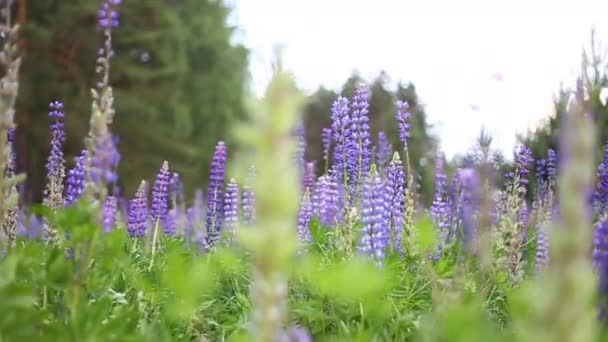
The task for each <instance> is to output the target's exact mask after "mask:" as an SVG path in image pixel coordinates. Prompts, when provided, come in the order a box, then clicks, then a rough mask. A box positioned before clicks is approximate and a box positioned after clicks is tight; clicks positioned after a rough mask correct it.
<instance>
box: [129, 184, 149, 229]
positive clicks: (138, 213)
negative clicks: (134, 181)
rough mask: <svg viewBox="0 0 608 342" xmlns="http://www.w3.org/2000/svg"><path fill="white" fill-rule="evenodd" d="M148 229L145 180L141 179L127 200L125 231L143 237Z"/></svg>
mask: <svg viewBox="0 0 608 342" xmlns="http://www.w3.org/2000/svg"><path fill="white" fill-rule="evenodd" d="M147 229H148V196H147V189H146V182H145V181H142V182H141V184H140V185H139V188H138V189H137V192H136V193H135V197H134V198H133V199H132V200H131V202H129V218H128V222H127V231H128V232H129V235H130V236H131V237H144V236H146V230H147Z"/></svg>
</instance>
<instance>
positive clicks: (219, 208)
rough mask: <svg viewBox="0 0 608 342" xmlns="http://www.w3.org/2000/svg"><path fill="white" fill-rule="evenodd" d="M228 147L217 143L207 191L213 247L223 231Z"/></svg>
mask: <svg viewBox="0 0 608 342" xmlns="http://www.w3.org/2000/svg"><path fill="white" fill-rule="evenodd" d="M226 154H227V151H226V145H224V142H223V141H220V142H218V143H217V146H216V147H215V153H214V154H213V160H212V161H211V171H210V175H209V185H208V189H207V234H208V238H209V244H210V245H211V246H213V245H214V244H215V242H217V240H218V239H219V234H220V231H221V229H222V219H223V218H222V216H223V206H224V196H223V195H224V194H223V191H224V173H225V170H226Z"/></svg>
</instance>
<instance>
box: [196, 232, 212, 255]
mask: <svg viewBox="0 0 608 342" xmlns="http://www.w3.org/2000/svg"><path fill="white" fill-rule="evenodd" d="M196 245H197V247H198V249H199V250H200V251H201V252H206V251H208V250H209V247H210V246H209V238H208V236H207V234H205V232H204V231H202V230H199V231H197V232H196Z"/></svg>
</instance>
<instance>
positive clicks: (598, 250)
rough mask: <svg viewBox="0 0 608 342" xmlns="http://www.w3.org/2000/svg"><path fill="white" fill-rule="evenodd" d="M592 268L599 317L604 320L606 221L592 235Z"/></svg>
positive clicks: (607, 294) (607, 260) (607, 267)
mask: <svg viewBox="0 0 608 342" xmlns="http://www.w3.org/2000/svg"><path fill="white" fill-rule="evenodd" d="M593 235H594V236H593V268H594V269H595V271H596V272H597V274H598V276H599V289H598V292H599V295H600V316H601V318H602V319H605V318H606V310H607V309H608V306H607V304H608V220H606V218H603V219H602V220H600V221H599V222H598V223H596V225H595V232H594V234H593Z"/></svg>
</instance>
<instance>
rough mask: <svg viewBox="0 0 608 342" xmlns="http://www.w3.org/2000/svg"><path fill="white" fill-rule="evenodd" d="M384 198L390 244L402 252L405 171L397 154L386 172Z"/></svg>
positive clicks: (396, 250)
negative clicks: (387, 212) (387, 210)
mask: <svg viewBox="0 0 608 342" xmlns="http://www.w3.org/2000/svg"><path fill="white" fill-rule="evenodd" d="M384 196H385V197H384V201H385V203H386V204H387V206H388V208H389V214H390V221H389V224H390V227H389V232H388V235H389V244H390V247H391V248H392V250H393V251H395V252H401V251H402V241H401V240H402V237H403V230H404V223H405V222H404V215H405V171H404V170H403V164H402V163H401V159H400V158H399V153H397V152H395V153H394V155H393V160H391V162H390V164H389V166H388V168H387V171H386V187H385V190H384Z"/></svg>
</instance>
